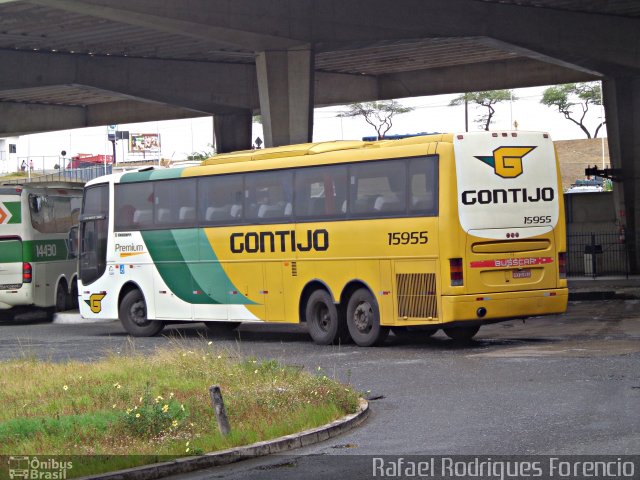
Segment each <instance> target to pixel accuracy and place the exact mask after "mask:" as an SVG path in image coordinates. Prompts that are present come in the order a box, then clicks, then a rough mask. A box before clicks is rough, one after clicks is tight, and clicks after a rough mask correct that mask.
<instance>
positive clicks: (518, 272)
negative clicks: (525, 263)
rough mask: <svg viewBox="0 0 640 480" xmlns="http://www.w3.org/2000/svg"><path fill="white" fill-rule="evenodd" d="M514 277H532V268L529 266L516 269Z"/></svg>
mask: <svg viewBox="0 0 640 480" xmlns="http://www.w3.org/2000/svg"><path fill="white" fill-rule="evenodd" d="M513 278H531V270H530V269H528V268H526V269H524V270H514V271H513Z"/></svg>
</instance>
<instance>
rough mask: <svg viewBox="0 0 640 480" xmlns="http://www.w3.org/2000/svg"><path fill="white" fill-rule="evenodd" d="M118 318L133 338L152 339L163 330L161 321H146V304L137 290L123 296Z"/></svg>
mask: <svg viewBox="0 0 640 480" xmlns="http://www.w3.org/2000/svg"><path fill="white" fill-rule="evenodd" d="M118 316H119V317H120V321H121V322H122V326H123V327H124V328H125V330H126V331H127V332H129V334H130V335H132V336H134V337H153V336H154V335H157V334H158V333H160V331H161V330H162V329H163V328H164V323H163V322H161V321H158V320H147V302H146V301H145V300H144V296H143V295H142V292H140V290H138V289H135V290H131V291H130V292H128V293H127V294H126V295H125V296H124V298H123V299H122V302H120V308H119V309H118Z"/></svg>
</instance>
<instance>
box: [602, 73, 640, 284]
mask: <svg viewBox="0 0 640 480" xmlns="http://www.w3.org/2000/svg"><path fill="white" fill-rule="evenodd" d="M603 93H604V106H605V110H606V116H607V132H608V136H609V156H610V158H611V166H612V167H613V168H618V169H621V170H622V182H617V183H616V184H615V185H614V192H615V191H616V189H619V190H620V193H619V194H618V196H617V198H616V199H617V200H618V202H619V199H622V201H623V203H624V206H623V208H622V209H621V208H620V207H619V206H618V207H617V210H618V212H617V215H618V216H619V218H620V220H621V222H622V223H623V224H625V225H626V232H625V233H626V235H625V237H626V242H627V245H628V247H629V252H630V255H629V263H630V267H631V271H632V273H638V272H640V255H638V243H639V242H640V76H629V77H616V78H614V79H610V80H606V81H605V82H603Z"/></svg>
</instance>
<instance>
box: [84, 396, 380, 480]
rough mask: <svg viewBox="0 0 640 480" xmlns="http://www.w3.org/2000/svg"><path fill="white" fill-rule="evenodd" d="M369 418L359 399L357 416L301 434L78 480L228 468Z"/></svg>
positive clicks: (139, 478)
mask: <svg viewBox="0 0 640 480" xmlns="http://www.w3.org/2000/svg"><path fill="white" fill-rule="evenodd" d="M368 416H369V402H367V401H366V400H365V399H363V398H361V399H360V408H359V409H358V411H357V412H356V413H353V414H351V415H347V416H345V417H343V418H341V419H339V420H335V421H333V422H331V423H329V424H327V425H323V426H322V427H318V428H313V429H311V430H305V431H304V432H300V433H295V434H292V435H286V436H284V437H278V438H274V439H273V440H267V441H265V442H258V443H253V444H251V445H247V446H244V447H236V448H230V449H227V450H221V451H219V452H213V453H206V454H204V455H199V456H197V457H185V458H179V459H176V460H172V461H169V462H162V463H154V464H151V465H145V466H142V467H135V468H129V469H126V470H118V471H116V472H107V473H103V474H100V475H91V476H88V477H82V478H81V479H80V480H153V479H157V478H162V477H166V476H169V475H179V474H181V473H188V472H193V471H195V470H201V469H203V468H209V467H218V466H221V465H229V464H230V463H235V462H239V461H241V460H246V459H249V458H255V457H262V456H265V455H271V454H274V453H284V452H288V451H289V450H293V449H296V448H301V447H307V446H309V445H313V444H315V443H319V442H323V441H325V440H328V439H330V438H333V437H337V436H338V435H341V434H343V433H345V432H348V431H349V430H351V429H353V428H355V427H357V426H358V425H360V424H361V423H362V422H364V421H365V420H366V419H367V417H368Z"/></svg>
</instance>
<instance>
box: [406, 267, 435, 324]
mask: <svg viewBox="0 0 640 480" xmlns="http://www.w3.org/2000/svg"><path fill="white" fill-rule="evenodd" d="M396 284H397V287H398V288H397V292H398V316H400V317H409V318H437V317H438V302H437V296H436V275H435V273H399V274H397V275H396Z"/></svg>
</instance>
